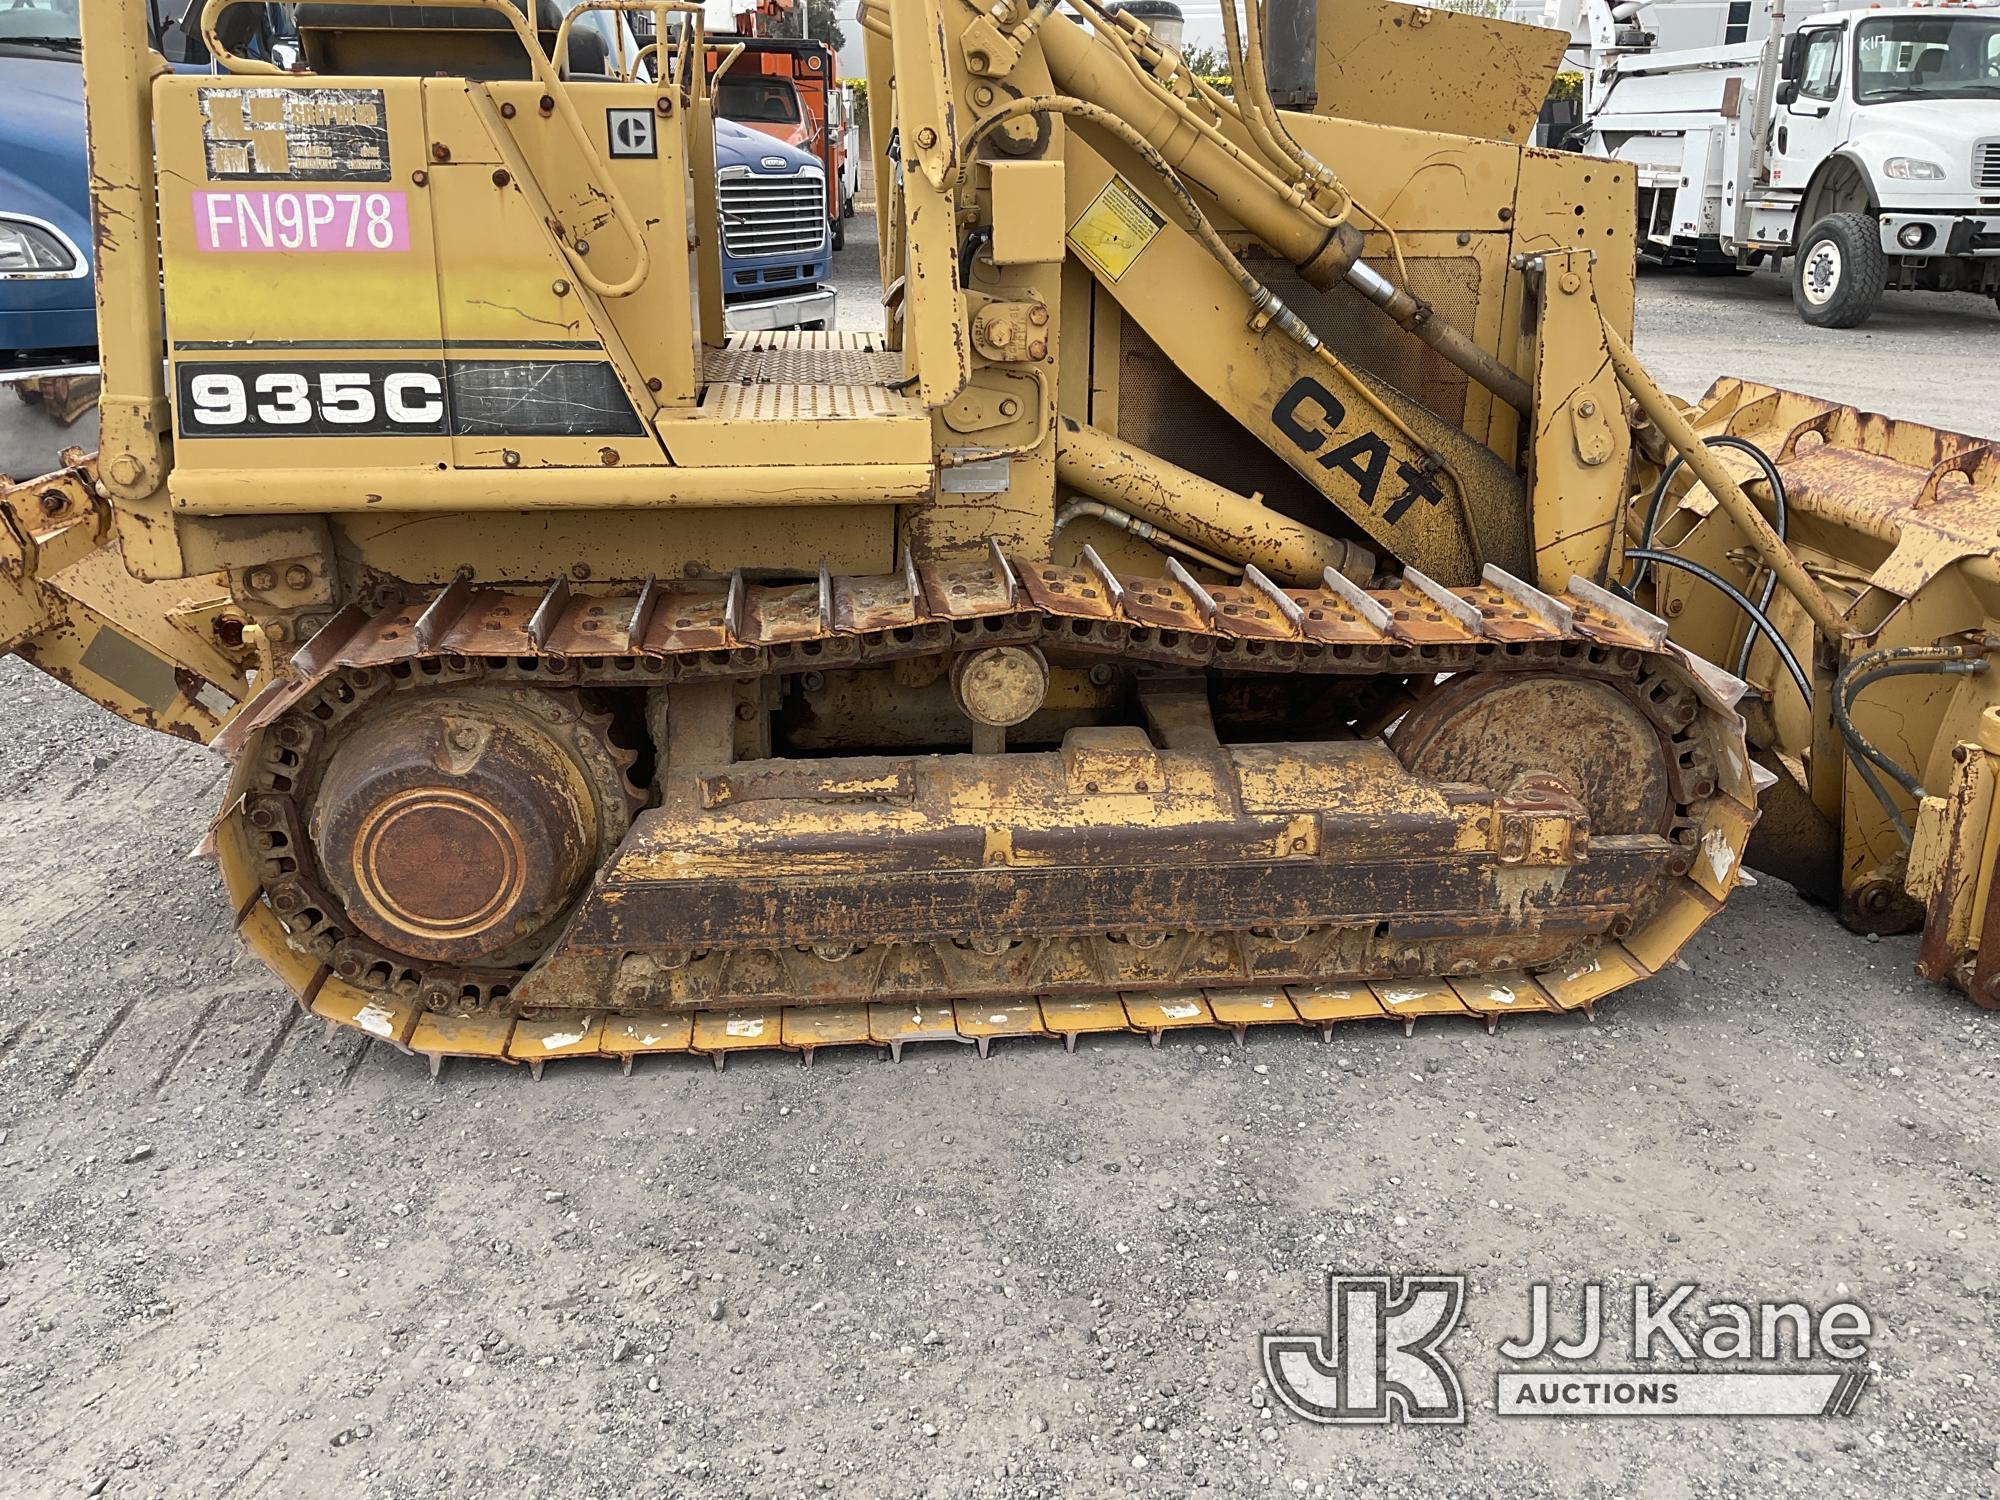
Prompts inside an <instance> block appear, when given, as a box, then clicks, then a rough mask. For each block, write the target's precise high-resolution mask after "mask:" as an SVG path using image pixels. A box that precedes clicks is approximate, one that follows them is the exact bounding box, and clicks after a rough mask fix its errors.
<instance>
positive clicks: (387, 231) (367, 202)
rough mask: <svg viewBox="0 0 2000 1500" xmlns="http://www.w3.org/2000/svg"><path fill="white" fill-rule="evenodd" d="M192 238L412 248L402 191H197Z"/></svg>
mask: <svg viewBox="0 0 2000 1500" xmlns="http://www.w3.org/2000/svg"><path fill="white" fill-rule="evenodd" d="M194 233H195V243H196V244H198V245H199V246H200V247H201V248H202V249H204V250H222V251H230V252H238V253H243V252H264V251H304V252H308V253H312V252H317V253H320V254H326V253H329V252H346V251H350V250H407V249H409V248H410V210H409V204H408V202H407V200H406V199H405V198H404V195H403V194H401V193H391V192H354V191H334V190H332V189H319V188H312V189H299V188H282V189H277V190H272V191H254V190H253V191H244V192H198V193H196V194H195V195H194Z"/></svg>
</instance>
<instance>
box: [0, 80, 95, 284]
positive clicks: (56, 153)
mask: <svg viewBox="0 0 2000 1500" xmlns="http://www.w3.org/2000/svg"><path fill="white" fill-rule="evenodd" d="M0 99H4V100H6V101H7V103H6V107H5V108H4V109H0V213H19V214H30V215H33V216H34V217H35V218H38V219H46V220H47V221H48V222H50V223H52V224H54V225H56V226H57V227H58V228H60V229H61V230H62V231H63V233H65V234H67V235H68V236H69V237H70V238H71V239H72V240H74V241H75V242H76V243H77V245H78V246H80V247H82V249H83V250H84V252H85V253H86V254H88V253H89V248H90V166H89V160H88V156H87V152H86V147H85V143H84V123H83V66H82V64H81V63H80V62H78V61H77V60H76V59H75V58H73V57H66V56H61V55H54V56H49V57H23V56H21V55H20V54H19V53H18V52H9V51H7V50H6V48H5V47H4V46H0Z"/></svg>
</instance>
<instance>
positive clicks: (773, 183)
mask: <svg viewBox="0 0 2000 1500" xmlns="http://www.w3.org/2000/svg"><path fill="white" fill-rule="evenodd" d="M719 187H720V189H721V194H720V196H721V200H722V233H723V239H724V242H725V243H726V244H727V245H728V246H729V253H730V254H731V255H798V254H802V253H804V252H806V251H808V250H817V249H819V247H820V245H821V243H822V242H823V241H824V240H825V238H826V181H825V179H824V178H822V177H820V176H819V175H818V174H817V173H811V174H801V175H799V176H796V177H751V176H744V177H724V178H722V179H721V181H720V183H719Z"/></svg>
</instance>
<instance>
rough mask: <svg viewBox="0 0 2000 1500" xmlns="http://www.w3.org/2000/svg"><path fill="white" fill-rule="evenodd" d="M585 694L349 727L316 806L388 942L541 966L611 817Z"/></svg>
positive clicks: (341, 865)
mask: <svg viewBox="0 0 2000 1500" xmlns="http://www.w3.org/2000/svg"><path fill="white" fill-rule="evenodd" d="M581 717H582V716H581V710H580V707H579V706H578V705H577V704H576V703H575V701H574V694H564V695H561V696H556V695H550V694H546V693H539V692H532V691H525V690H517V691H516V692H514V693H512V694H506V695H503V694H498V693H491V692H488V693H479V692H469V691H468V692H459V693H454V694H452V695H451V698H450V701H449V702H448V703H447V704H444V705H437V704H434V703H432V702H430V701H428V699H427V698H426V697H425V696H421V695H406V696H404V697H403V698H401V699H398V700H392V701H390V702H388V703H386V704H385V705H383V706H382V708H381V710H380V711H378V712H375V713H370V714H363V715H359V716H357V717H356V718H355V719H353V720H350V721H349V722H348V723H347V725H346V726H345V732H344V733H343V735H342V736H341V738H340V740H339V742H338V744H337V745H335V746H334V747H333V749H332V751H331V753H330V754H329V755H328V756H327V759H326V770H325V775H324V777H323V778H322V779H321V781H320V783H319V786H318V788H317V790H316V791H315V792H314V794H313V798H312V804H311V807H312V810H311V819H310V824H309V831H310V835H311V839H312V844H313V850H314V854H315V857H316V859H317V861H318V864H319V867H320V869H321V870H322V871H323V872H324V874H325V876H326V879H327V881H328V883H329V884H330V885H331V887H332V888H333V891H334V893H335V894H336V895H337V896H338V897H339V898H340V901H341V906H342V908H343V909H344V910H345V912H346V913H347V915H348V916H349V918H351V919H352V920H353V922H354V923H355V925H356V926H358V927H360V928H361V929H362V930H363V931H364V932H365V933H367V935H368V936H369V937H371V938H373V939H374V940H375V941H376V942H378V943H381V944H384V945H385V946H387V947H389V948H391V949H393V950H395V951H397V952H402V953H408V954H410V955H412V956H414V957H418V958H424V959H432V960H437V961H440V962H444V963H486V964H505V963H509V962H513V961H515V960H516V959H524V958H532V957H534V956H535V955H536V954H538V953H539V952H540V951H541V949H542V948H543V947H544V946H545V945H546V942H547V938H548V936H549V933H550V930H551V929H552V928H553V926H554V925H555V924H556V923H558V922H559V921H561V919H562V918H563V916H564V914H565V913H566V911H567V910H568V908H569V906H570V905H571V904H573V903H574V901H575V899H576V898H577V896H578V895H580V894H581V893H582V890H583V884H584V880H585V878H586V877H587V876H588V874H589V872H590V869H591V866H592V864H593V862H594V861H593V857H594V856H595V855H596V853H597V851H598V846H599V842H600V837H601V836H603V835H606V834H609V835H610V837H611V841H612V842H614V843H615V841H616V834H617V832H618V831H622V830H620V829H618V828H615V827H614V828H612V829H606V828H603V827H602V826H601V825H602V824H603V823H604V822H605V821H606V820H607V819H609V820H611V821H612V822H613V823H614V824H616V823H618V822H619V815H620V814H622V813H623V811H624V803H623V799H618V800H615V801H613V802H611V804H610V805H609V806H608V807H605V808H602V809H600V807H599V806H598V800H597V799H596V798H595V797H594V796H593V795H592V788H591V782H590V777H589V775H588V773H587V772H586V771H585V769H584V767H583V765H582V764H581V761H580V758H579V757H578V756H577V755H576V754H575V753H574V752H572V750H571V749H570V748H569V744H568V739H567V737H568V735H570V734H573V733H575V732H577V731H578V730H581V731H582V732H584V733H588V732H590V731H589V730H588V728H586V727H584V726H583V725H582V723H581Z"/></svg>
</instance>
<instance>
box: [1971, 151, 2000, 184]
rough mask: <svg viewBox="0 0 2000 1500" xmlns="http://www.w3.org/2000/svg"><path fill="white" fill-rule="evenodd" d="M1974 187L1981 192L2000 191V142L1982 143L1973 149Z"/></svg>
mask: <svg viewBox="0 0 2000 1500" xmlns="http://www.w3.org/2000/svg"><path fill="white" fill-rule="evenodd" d="M1972 185H1973V186H1974V187H1976V188H1978V189H1979V190H1980V191H1982V192H1985V191H1987V190H1988V189H1991V190H1994V191H2000V140H1991V141H1980V142H1978V143H1977V144H1975V145H1974V146H1973V148H1972Z"/></svg>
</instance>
